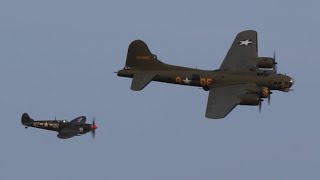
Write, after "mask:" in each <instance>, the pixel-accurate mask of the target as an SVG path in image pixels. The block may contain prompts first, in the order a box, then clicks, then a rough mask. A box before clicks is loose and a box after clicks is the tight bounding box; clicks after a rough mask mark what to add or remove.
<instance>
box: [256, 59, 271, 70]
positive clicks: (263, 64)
mask: <svg viewBox="0 0 320 180" xmlns="http://www.w3.org/2000/svg"><path fill="white" fill-rule="evenodd" d="M274 64H275V61H274V59H273V58H270V57H258V60H257V67H258V68H273V66H274Z"/></svg>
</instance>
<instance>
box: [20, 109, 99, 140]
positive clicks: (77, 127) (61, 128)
mask: <svg viewBox="0 0 320 180" xmlns="http://www.w3.org/2000/svg"><path fill="white" fill-rule="evenodd" d="M21 123H22V125H24V126H25V128H28V127H35V128H40V129H46V130H50V131H56V132H58V135H57V137H58V138H61V139H68V138H71V137H74V136H80V135H82V134H86V133H88V132H90V131H91V133H92V137H93V138H94V137H95V130H96V129H97V126H96V125H95V120H94V119H93V122H92V124H86V117H85V116H80V117H77V118H75V119H74V120H72V121H70V122H68V121H67V120H43V121H35V120H33V119H31V118H30V117H29V115H28V114H27V113H23V114H22V117H21Z"/></svg>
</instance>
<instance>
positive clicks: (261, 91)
mask: <svg viewBox="0 0 320 180" xmlns="http://www.w3.org/2000/svg"><path fill="white" fill-rule="evenodd" d="M248 94H257V95H259V96H260V98H268V97H269V94H271V93H270V89H269V88H268V87H262V88H253V89H250V90H248Z"/></svg>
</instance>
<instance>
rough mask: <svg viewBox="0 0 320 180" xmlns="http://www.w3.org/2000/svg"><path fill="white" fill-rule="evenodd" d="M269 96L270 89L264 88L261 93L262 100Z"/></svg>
mask: <svg viewBox="0 0 320 180" xmlns="http://www.w3.org/2000/svg"><path fill="white" fill-rule="evenodd" d="M269 94H270V89H269V88H267V87H262V88H261V92H260V97H261V98H267V97H269Z"/></svg>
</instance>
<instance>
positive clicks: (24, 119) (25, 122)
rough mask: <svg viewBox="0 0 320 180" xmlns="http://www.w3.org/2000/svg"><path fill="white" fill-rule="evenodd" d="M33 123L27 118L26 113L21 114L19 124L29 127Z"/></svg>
mask: <svg viewBox="0 0 320 180" xmlns="http://www.w3.org/2000/svg"><path fill="white" fill-rule="evenodd" d="M32 122H33V119H31V118H30V117H29V115H28V114H27V113H23V114H22V117H21V124H22V125H24V126H30V125H31V124H32Z"/></svg>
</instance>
